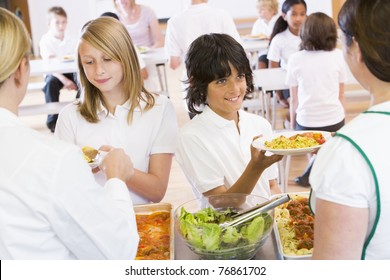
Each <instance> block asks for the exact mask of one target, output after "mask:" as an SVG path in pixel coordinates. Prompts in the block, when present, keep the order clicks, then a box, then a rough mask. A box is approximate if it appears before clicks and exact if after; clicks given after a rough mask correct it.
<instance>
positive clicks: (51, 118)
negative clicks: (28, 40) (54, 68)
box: [39, 7, 78, 132]
mask: <svg viewBox="0 0 390 280" xmlns="http://www.w3.org/2000/svg"><path fill="white" fill-rule="evenodd" d="M48 22H49V30H48V31H47V33H46V34H44V35H43V36H42V38H41V40H40V41H39V50H40V54H41V57H42V58H43V59H53V58H54V59H59V60H61V59H63V58H64V57H65V56H74V54H75V49H76V44H77V43H76V40H75V39H74V38H72V37H70V36H68V35H67V34H66V32H65V31H66V26H67V24H68V19H67V14H66V12H65V10H64V9H63V8H62V7H51V8H50V9H49V11H48ZM45 82H46V84H45V87H44V88H43V91H44V92H45V101H46V103H51V102H58V101H59V98H60V90H61V89H62V88H64V89H68V90H77V82H76V76H75V73H53V74H50V75H46V77H45ZM77 95H78V94H77ZM57 118H58V114H54V115H48V117H47V121H46V125H47V127H48V128H49V129H50V131H51V132H54V130H55V127H56V123H57Z"/></svg>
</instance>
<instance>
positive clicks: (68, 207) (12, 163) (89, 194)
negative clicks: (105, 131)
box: [0, 108, 139, 260]
mask: <svg viewBox="0 0 390 280" xmlns="http://www.w3.org/2000/svg"><path fill="white" fill-rule="evenodd" d="M0 154H1V158H2V161H1V163H0V164H1V168H0V259H2V260H4V259H23V260H26V259H41V260H50V259H60V260H66V259H134V257H135V255H136V252H137V247H138V241H139V237H138V233H137V226H136V223H135V215H134V210H133V204H132V202H131V199H130V197H129V195H128V192H127V187H126V185H125V183H124V182H122V181H120V180H118V179H111V180H109V181H107V183H106V184H105V186H104V188H103V187H101V186H100V185H99V184H97V183H96V182H95V180H94V178H93V176H92V174H91V171H90V168H89V166H88V165H87V164H86V163H85V161H84V160H83V158H82V153H81V152H80V150H79V149H78V148H77V147H76V146H74V145H70V144H68V143H65V142H63V141H59V140H57V139H54V138H53V137H48V136H47V135H43V134H40V133H39V132H37V131H35V130H33V129H30V128H28V127H26V126H25V125H24V124H23V123H22V122H21V121H20V120H19V119H18V118H17V116H16V115H14V114H13V113H11V112H10V111H8V110H6V109H3V108H0Z"/></svg>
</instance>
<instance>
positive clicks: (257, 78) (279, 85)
mask: <svg viewBox="0 0 390 280" xmlns="http://www.w3.org/2000/svg"><path fill="white" fill-rule="evenodd" d="M253 76H254V82H255V86H256V88H257V89H258V90H259V91H260V98H263V102H262V103H263V104H264V106H265V107H264V108H263V109H264V110H263V114H264V117H265V118H266V119H267V120H269V121H270V123H271V125H272V128H273V129H275V125H276V97H275V91H276V90H284V89H288V88H289V87H288V86H287V85H286V84H285V80H286V71H285V70H283V69H282V68H266V69H257V70H254V71H253Z"/></svg>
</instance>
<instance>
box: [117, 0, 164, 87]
mask: <svg viewBox="0 0 390 280" xmlns="http://www.w3.org/2000/svg"><path fill="white" fill-rule="evenodd" d="M113 2H114V6H115V8H116V10H117V12H118V16H119V20H120V21H121V22H122V23H123V24H124V25H125V27H126V29H127V30H128V31H129V33H130V36H131V39H132V40H133V44H134V45H135V46H136V47H137V48H138V47H148V48H153V49H154V48H162V47H163V46H164V36H163V34H162V31H161V29H160V25H159V22H158V18H157V16H156V13H155V12H154V10H153V9H152V8H151V7H149V6H146V5H140V4H137V3H136V1H135V0H113ZM146 68H147V71H148V78H147V79H145V82H144V85H145V87H146V88H147V89H148V90H150V91H157V90H159V86H158V85H159V82H158V73H157V66H156V65H154V64H148V65H146ZM161 90H163V89H162V88H161Z"/></svg>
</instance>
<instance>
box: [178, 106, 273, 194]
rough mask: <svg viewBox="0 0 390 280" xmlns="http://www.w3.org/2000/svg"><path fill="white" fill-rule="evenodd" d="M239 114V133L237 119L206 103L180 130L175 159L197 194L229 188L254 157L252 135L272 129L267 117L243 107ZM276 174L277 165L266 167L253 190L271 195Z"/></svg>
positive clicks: (267, 132) (266, 133)
mask: <svg viewBox="0 0 390 280" xmlns="http://www.w3.org/2000/svg"><path fill="white" fill-rule="evenodd" d="M239 116H240V120H239V124H238V125H239V127H240V133H239V132H238V130H237V127H236V125H235V123H234V121H228V120H226V119H224V118H222V117H221V116H219V115H218V114H216V113H215V112H213V111H212V110H211V109H210V107H208V106H205V108H204V110H203V113H202V114H200V115H197V116H195V117H194V118H193V119H192V120H191V121H190V122H188V123H187V124H186V125H185V126H184V127H183V128H182V129H181V130H180V136H179V142H178V148H177V152H176V159H177V161H178V163H179V164H180V165H181V167H182V169H183V171H184V173H185V175H186V176H187V179H188V180H189V181H190V183H191V185H192V187H193V191H194V194H195V196H196V197H202V194H203V193H204V192H207V191H209V190H212V189H214V188H215V187H218V186H221V185H225V186H226V187H227V188H230V187H231V186H232V185H233V184H234V183H235V182H236V181H237V180H238V178H239V177H240V176H241V175H242V173H243V172H244V170H245V168H246V166H247V165H248V162H249V161H250V159H251V152H250V146H251V143H252V141H253V137H255V136H257V135H260V134H263V135H264V136H267V135H269V134H270V133H272V129H271V125H270V124H269V122H268V121H267V120H266V119H264V118H262V117H260V116H258V115H254V114H250V113H247V112H245V111H243V110H240V111H239ZM277 176H278V169H277V166H276V165H273V166H271V167H270V168H268V169H266V171H264V172H263V174H262V175H261V177H260V179H259V181H258V182H257V184H256V186H255V188H254V190H253V191H252V194H257V195H260V196H264V197H269V196H270V195H271V191H270V186H269V180H272V179H275V178H277Z"/></svg>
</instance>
